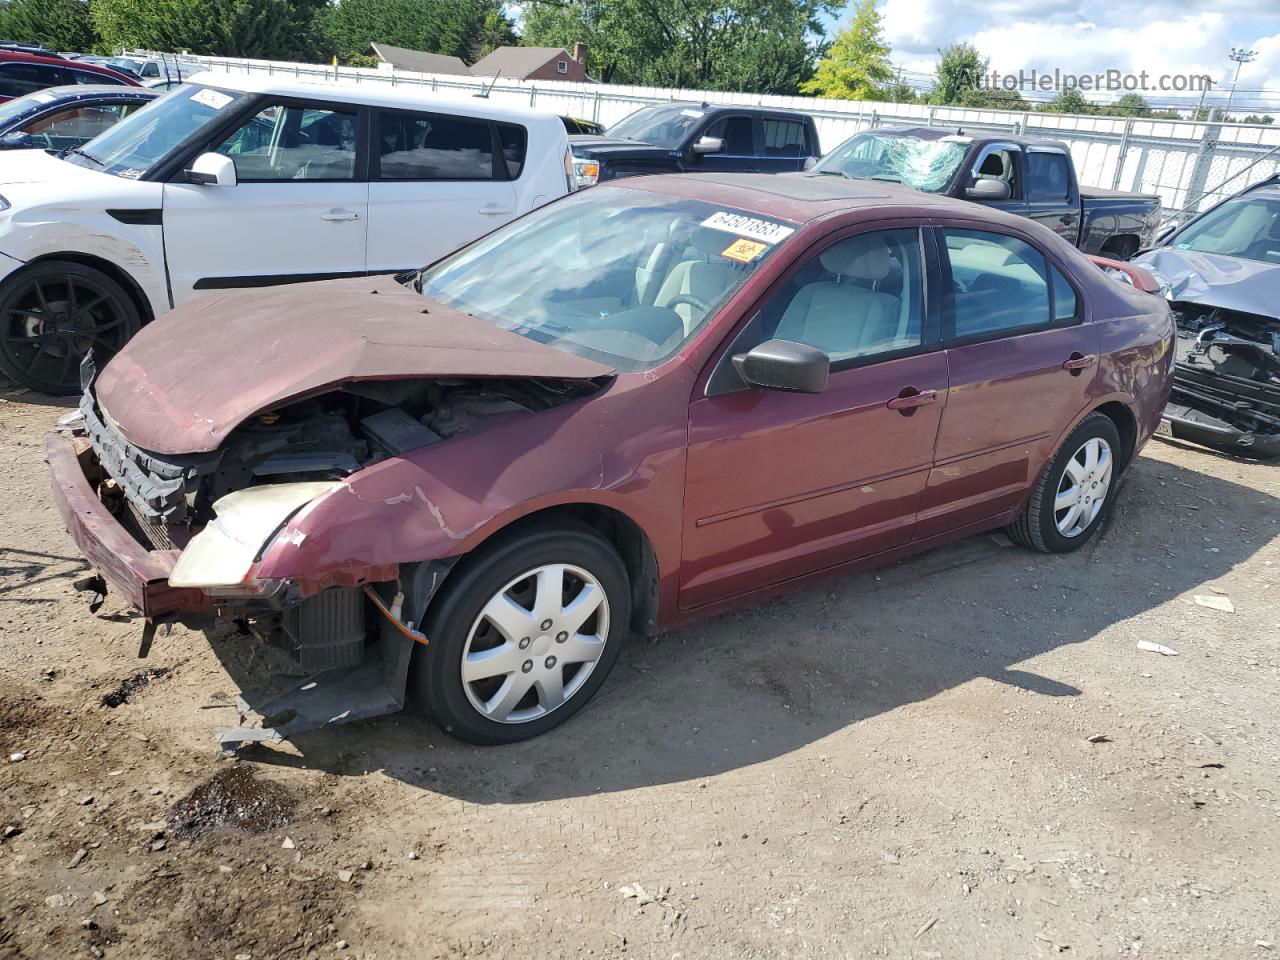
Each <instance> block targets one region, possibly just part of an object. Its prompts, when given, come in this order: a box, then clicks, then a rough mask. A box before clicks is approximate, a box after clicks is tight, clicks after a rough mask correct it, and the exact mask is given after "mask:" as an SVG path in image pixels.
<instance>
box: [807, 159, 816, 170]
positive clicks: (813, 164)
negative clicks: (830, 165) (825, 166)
mask: <svg viewBox="0 0 1280 960" xmlns="http://www.w3.org/2000/svg"><path fill="white" fill-rule="evenodd" d="M817 165H818V158H817V157H805V158H804V168H805V169H806V170H812V169H813V168H814V167H816V166H817Z"/></svg>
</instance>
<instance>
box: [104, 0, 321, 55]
mask: <svg viewBox="0 0 1280 960" xmlns="http://www.w3.org/2000/svg"><path fill="white" fill-rule="evenodd" d="M323 2H324V0H93V4H92V5H91V7H90V9H89V13H90V16H91V18H92V20H93V25H94V27H95V29H96V30H97V33H98V36H99V37H100V38H101V41H102V43H103V44H104V45H105V46H107V47H109V48H112V49H118V48H119V47H139V48H142V49H149V50H190V51H191V52H192V53H203V54H209V55H212V56H222V57H254V58H262V59H272V60H289V59H295V60H302V59H310V58H314V57H315V56H316V55H317V39H318V37H317V33H316V15H317V13H318V12H319V11H320V9H321V7H322V4H323Z"/></svg>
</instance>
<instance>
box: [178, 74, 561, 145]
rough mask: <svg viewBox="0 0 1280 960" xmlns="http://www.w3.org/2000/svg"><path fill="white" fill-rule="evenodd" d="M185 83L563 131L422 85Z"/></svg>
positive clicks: (544, 117) (234, 77)
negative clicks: (482, 119) (531, 122)
mask: <svg viewBox="0 0 1280 960" xmlns="http://www.w3.org/2000/svg"><path fill="white" fill-rule="evenodd" d="M183 82H184V83H199V84H205V85H207V86H211V87H217V88H219V89H221V90H235V91H238V92H240V93H262V94H271V95H276V96H283V97H301V98H308V99H314V98H316V97H320V98H322V99H325V100H331V101H334V102H336V103H351V104H360V105H367V106H375V107H392V108H399V109H405V110H438V111H440V112H441V113H450V114H463V115H466V116H471V117H482V118H484V119H486V120H506V121H510V122H512V123H523V124H526V125H527V124H528V123H529V122H530V121H531V120H535V119H536V120H538V121H542V122H545V123H547V124H548V125H554V126H556V127H558V128H559V129H560V130H561V131H563V130H564V121H562V120H561V119H560V115H559V114H556V113H552V112H550V111H547V110H529V109H527V108H523V107H504V106H500V105H499V104H496V103H492V102H491V101H489V100H487V99H485V98H483V97H471V96H458V97H449V96H441V95H438V94H431V93H429V92H426V88H425V87H421V86H416V85H415V86H411V85H408V84H401V85H399V86H394V87H393V86H391V85H390V84H388V83H383V82H374V83H359V84H357V83H341V82H337V81H333V80H323V79H316V80H302V79H294V78H284V77H281V76H279V75H275V76H271V75H268V74H247V75H246V74H231V73H221V72H215V71H211V70H209V71H205V72H203V73H193V74H191V75H190V76H188V77H184V78H183Z"/></svg>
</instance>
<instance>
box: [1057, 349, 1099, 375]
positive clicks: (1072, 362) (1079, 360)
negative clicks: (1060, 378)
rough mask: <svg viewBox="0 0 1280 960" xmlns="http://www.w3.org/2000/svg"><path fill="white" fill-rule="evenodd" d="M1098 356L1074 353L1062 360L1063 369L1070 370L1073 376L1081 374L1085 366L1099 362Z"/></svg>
mask: <svg viewBox="0 0 1280 960" xmlns="http://www.w3.org/2000/svg"><path fill="white" fill-rule="evenodd" d="M1097 359H1098V358H1097V357H1095V356H1092V355H1086V354H1083V353H1073V354H1071V356H1070V357H1068V358H1067V359H1066V360H1063V361H1062V369H1063V370H1070V371H1071V375H1072V376H1073V377H1078V376H1080V371H1081V370H1083V369H1084V368H1085V367H1091V366H1093V365H1094V363H1095V362H1097Z"/></svg>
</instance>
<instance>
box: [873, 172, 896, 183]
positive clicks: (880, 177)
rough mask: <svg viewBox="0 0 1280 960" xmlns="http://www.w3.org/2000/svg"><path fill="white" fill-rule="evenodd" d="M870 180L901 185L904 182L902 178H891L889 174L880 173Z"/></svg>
mask: <svg viewBox="0 0 1280 960" xmlns="http://www.w3.org/2000/svg"><path fill="white" fill-rule="evenodd" d="M868 179H870V180H883V181H884V182H885V183H901V182H902V178H901V177H891V176H889V175H888V174H885V173H878V174H876V175H875V176H874V177H869V178H868Z"/></svg>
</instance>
